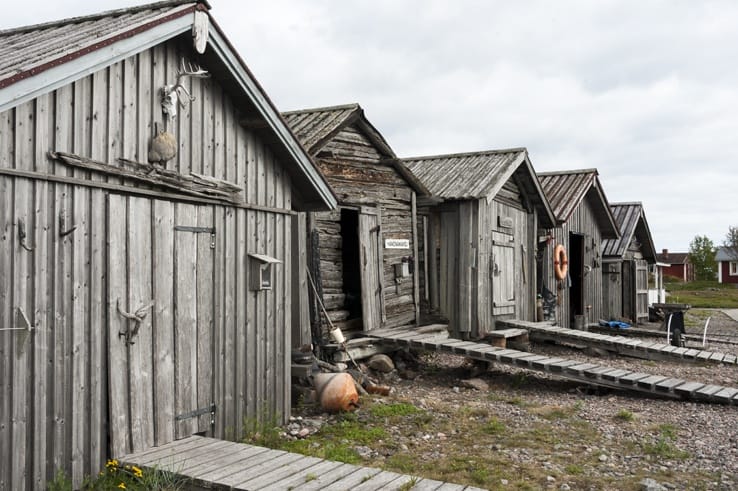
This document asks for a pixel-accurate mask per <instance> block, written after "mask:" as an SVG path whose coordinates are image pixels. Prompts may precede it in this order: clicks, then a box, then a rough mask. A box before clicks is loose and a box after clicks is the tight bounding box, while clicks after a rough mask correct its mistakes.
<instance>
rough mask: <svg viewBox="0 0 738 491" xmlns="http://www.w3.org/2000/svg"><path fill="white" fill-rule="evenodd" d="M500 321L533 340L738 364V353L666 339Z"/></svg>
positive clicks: (652, 356)
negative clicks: (683, 345)
mask: <svg viewBox="0 0 738 491" xmlns="http://www.w3.org/2000/svg"><path fill="white" fill-rule="evenodd" d="M500 324H502V325H505V326H509V327H515V328H522V329H527V330H528V332H529V335H530V339H531V340H532V341H554V342H569V343H584V344H587V345H588V346H592V347H595V348H602V349H605V350H608V351H614V352H616V353H619V354H621V355H627V356H632V357H635V358H643V359H646V360H682V361H699V362H707V363H722V364H725V365H736V364H738V357H737V356H735V355H732V354H728V353H719V352H715V351H704V350H699V349H693V348H678V347H676V346H672V345H669V344H665V343H654V342H652V341H644V340H641V339H633V338H628V337H624V336H612V335H607V334H600V333H596V332H589V331H579V330H577V329H567V328H565V327H558V326H551V325H548V324H546V323H540V322H526V321H519V320H505V321H501V322H500Z"/></svg>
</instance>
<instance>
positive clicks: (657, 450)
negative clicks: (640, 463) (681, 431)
mask: <svg viewBox="0 0 738 491" xmlns="http://www.w3.org/2000/svg"><path fill="white" fill-rule="evenodd" d="M658 431H659V434H658V435H657V436H656V439H655V440H654V441H647V442H645V443H644V444H643V451H644V453H646V454H647V455H652V456H654V457H659V458H663V459H676V460H684V459H686V458H688V457H689V452H685V451H684V450H681V449H679V448H678V447H677V446H676V445H675V444H674V439H675V438H676V435H677V429H676V427H675V426H673V425H670V424H663V425H659V426H658Z"/></svg>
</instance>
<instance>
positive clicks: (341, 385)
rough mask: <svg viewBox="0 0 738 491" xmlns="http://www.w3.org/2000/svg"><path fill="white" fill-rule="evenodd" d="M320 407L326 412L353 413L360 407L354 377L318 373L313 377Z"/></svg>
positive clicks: (342, 374)
mask: <svg viewBox="0 0 738 491" xmlns="http://www.w3.org/2000/svg"><path fill="white" fill-rule="evenodd" d="M313 381H314V383H315V389H316V390H317V391H318V400H319V401H320V406H321V407H322V408H323V409H325V410H326V411H332V412H338V411H353V410H354V409H356V408H357V407H358V405H359V393H358V392H356V386H355V385H354V377H352V376H351V374H349V373H316V374H315V375H314V376H313Z"/></svg>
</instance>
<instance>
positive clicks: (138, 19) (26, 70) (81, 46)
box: [0, 1, 198, 88]
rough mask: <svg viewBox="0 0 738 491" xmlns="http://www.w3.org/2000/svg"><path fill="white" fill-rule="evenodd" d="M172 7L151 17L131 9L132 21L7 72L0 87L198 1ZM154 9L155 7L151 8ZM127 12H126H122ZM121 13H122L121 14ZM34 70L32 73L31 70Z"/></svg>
mask: <svg viewBox="0 0 738 491" xmlns="http://www.w3.org/2000/svg"><path fill="white" fill-rule="evenodd" d="M172 4H173V8H172V9H170V10H161V9H158V10H160V11H159V12H157V13H156V15H154V16H153V17H147V16H145V15H141V16H136V15H135V14H139V13H141V12H143V11H144V10H145V9H144V10H132V11H131V12H130V13H131V14H133V16H132V18H131V19H129V20H130V21H132V22H126V23H123V24H122V25H118V26H116V28H115V29H113V30H110V31H109V32H107V33H106V34H105V35H103V36H100V37H90V36H86V37H84V39H85V41H82V42H77V44H76V45H75V46H73V47H72V49H68V50H65V51H64V52H61V53H57V54H55V55H54V58H50V59H48V60H36V61H35V62H34V63H31V64H28V65H26V66H24V67H23V69H22V70H21V71H15V72H9V73H8V74H6V76H5V77H2V78H0V88H4V87H6V86H8V85H12V84H13V83H16V82H17V81H19V80H23V79H26V78H28V77H29V76H34V75H37V74H38V73H41V72H43V71H45V70H46V69H44V70H39V67H44V66H54V65H55V64H56V63H57V62H58V60H68V59H70V58H71V59H75V58H78V57H80V56H83V55H84V54H86V53H87V52H88V51H89V48H90V47H91V46H109V45H111V44H114V43H115V42H117V41H118V40H120V38H122V37H127V34H128V33H131V32H135V31H136V30H138V29H140V28H142V27H145V26H153V25H156V24H157V23H158V22H160V21H161V20H162V19H170V20H171V19H173V18H180V17H183V16H185V15H186V14H187V12H188V11H189V10H190V9H193V8H196V5H197V4H198V2H181V1H176V2H172ZM151 10H156V9H151ZM124 13H127V12H124ZM121 15H123V14H121ZM101 18H102V17H101ZM63 25H65V24H60V26H63ZM34 70H36V72H35V73H34V72H33V71H34Z"/></svg>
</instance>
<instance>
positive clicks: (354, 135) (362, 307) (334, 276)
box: [283, 104, 427, 338]
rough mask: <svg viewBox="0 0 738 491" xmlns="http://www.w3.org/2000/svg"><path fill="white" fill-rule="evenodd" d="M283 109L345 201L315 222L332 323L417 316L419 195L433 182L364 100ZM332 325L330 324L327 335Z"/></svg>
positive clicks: (351, 326) (367, 325)
mask: <svg viewBox="0 0 738 491" xmlns="http://www.w3.org/2000/svg"><path fill="white" fill-rule="evenodd" d="M283 115H284V117H285V119H286V121H287V122H288V124H289V125H290V126H291V128H292V130H293V131H294V132H295V134H296V135H297V137H298V138H299V139H300V141H301V142H302V143H303V145H304V146H305V148H306V149H307V150H308V151H309V153H310V154H311V155H313V156H314V158H315V159H316V161H317V163H318V166H319V167H320V169H321V171H322V172H323V175H325V177H326V179H327V181H328V182H329V184H330V185H331V188H332V189H333V191H334V192H335V193H336V196H337V197H338V200H339V205H340V206H339V209H338V210H335V211H332V212H322V213H315V214H314V216H313V217H311V220H310V221H309V222H310V224H311V231H310V232H309V233H310V234H311V235H315V236H317V237H316V240H315V247H316V249H317V250H314V251H313V254H314V255H315V258H316V262H317V261H318V260H319V266H320V271H319V272H318V271H315V270H313V276H314V278H315V279H316V289H317V290H318V292H319V294H320V295H321V301H322V302H323V303H324V305H325V308H326V310H327V312H328V317H329V318H330V320H331V322H332V324H333V325H334V326H336V327H340V328H341V329H343V330H344V331H361V330H364V331H368V330H371V329H376V328H380V327H383V326H386V327H393V326H399V325H406V324H410V323H413V322H415V320H416V318H417V312H418V311H419V305H418V304H419V296H420V293H419V285H418V281H419V277H418V274H417V271H415V272H414V273H412V272H411V271H412V270H415V268H413V267H412V266H413V263H414V262H416V257H417V237H416V234H417V230H416V229H415V227H414V224H415V223H416V216H415V200H416V195H417V194H420V195H425V194H426V193H427V191H426V189H425V188H424V187H423V186H422V185H421V184H420V183H419V182H418V181H417V180H415V179H414V178H413V176H412V175H411V174H410V173H409V172H408V171H407V170H406V169H405V168H404V167H403V166H402V165H401V164H400V163H399V162H398V161H397V159H396V156H395V154H394V152H393V151H392V149H391V148H390V146H389V145H388V144H387V142H386V141H385V140H384V138H383V137H382V136H381V134H380V133H379V132H378V131H377V130H376V129H375V128H374V127H373V126H372V125H371V123H370V122H369V121H368V120H367V119H366V117H365V115H364V111H363V109H362V108H361V107H360V106H359V105H358V104H348V105H344V106H333V107H327V108H317V109H305V110H300V111H291V112H287V113H284V114H283ZM308 327H309V326H307V325H305V326H304V328H303V329H304V331H306V330H307V328H308ZM328 328H329V326H328V325H325V323H323V325H322V326H321V329H322V331H323V333H324V335H325V332H326V331H327V329H328ZM316 331H317V329H316ZM304 334H305V333H303V336H301V337H302V338H305V337H306V336H305V335H304Z"/></svg>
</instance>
